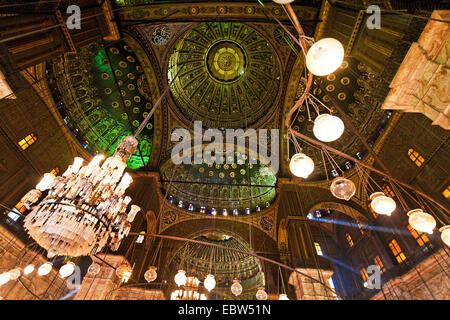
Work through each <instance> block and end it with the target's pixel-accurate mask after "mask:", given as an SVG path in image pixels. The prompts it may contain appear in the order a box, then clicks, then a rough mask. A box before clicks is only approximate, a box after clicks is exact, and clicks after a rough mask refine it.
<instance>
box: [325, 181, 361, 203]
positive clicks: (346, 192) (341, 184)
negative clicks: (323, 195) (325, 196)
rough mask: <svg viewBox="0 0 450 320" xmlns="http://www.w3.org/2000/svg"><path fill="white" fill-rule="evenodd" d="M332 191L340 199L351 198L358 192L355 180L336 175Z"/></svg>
mask: <svg viewBox="0 0 450 320" xmlns="http://www.w3.org/2000/svg"><path fill="white" fill-rule="evenodd" d="M330 191H331V194H332V195H333V196H335V197H336V198H338V199H343V200H347V201H348V200H350V198H351V197H353V196H354V195H355V193H356V187H355V184H354V183H353V181H351V180H349V179H346V178H344V177H336V178H334V179H333V181H332V182H331V185H330Z"/></svg>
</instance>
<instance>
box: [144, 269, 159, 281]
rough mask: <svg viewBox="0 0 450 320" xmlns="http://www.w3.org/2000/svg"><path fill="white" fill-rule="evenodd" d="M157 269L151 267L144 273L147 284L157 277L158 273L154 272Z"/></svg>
mask: <svg viewBox="0 0 450 320" xmlns="http://www.w3.org/2000/svg"><path fill="white" fill-rule="evenodd" d="M156 270H157V268H156V267H154V266H151V267H149V268H148V270H147V271H145V273H144V278H145V280H146V281H147V282H153V281H155V280H156V278H157V277H158V273H157V272H156Z"/></svg>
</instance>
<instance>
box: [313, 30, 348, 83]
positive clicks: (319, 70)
mask: <svg viewBox="0 0 450 320" xmlns="http://www.w3.org/2000/svg"><path fill="white" fill-rule="evenodd" d="M343 60H344V47H343V46H342V44H341V43H340V42H339V41H338V40H336V39H333V38H325V39H322V40H319V41H317V42H316V43H314V44H313V45H312V46H311V48H309V50H308V53H307V54H306V67H307V68H308V70H309V71H310V72H311V73H312V74H313V75H316V76H326V75H329V74H330V73H332V72H334V71H335V70H336V69H337V68H339V66H340V65H341V63H342V61H343Z"/></svg>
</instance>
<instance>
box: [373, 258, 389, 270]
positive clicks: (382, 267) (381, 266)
mask: <svg viewBox="0 0 450 320" xmlns="http://www.w3.org/2000/svg"><path fill="white" fill-rule="evenodd" d="M373 261H374V262H375V264H376V265H377V267H378V269H379V270H380V273H383V272H384V271H386V268H385V267H384V264H383V261H381V258H380V256H376V257H375V258H373Z"/></svg>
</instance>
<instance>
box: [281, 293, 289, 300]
mask: <svg viewBox="0 0 450 320" xmlns="http://www.w3.org/2000/svg"><path fill="white" fill-rule="evenodd" d="M278 300H289V298H288V296H287V294H286V293H282V294H280V297H279V298H278Z"/></svg>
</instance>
